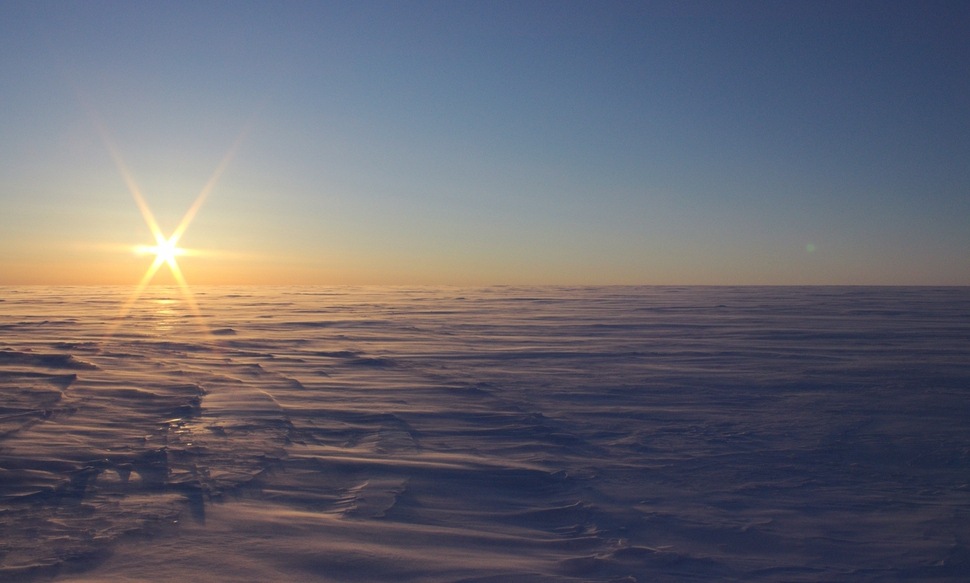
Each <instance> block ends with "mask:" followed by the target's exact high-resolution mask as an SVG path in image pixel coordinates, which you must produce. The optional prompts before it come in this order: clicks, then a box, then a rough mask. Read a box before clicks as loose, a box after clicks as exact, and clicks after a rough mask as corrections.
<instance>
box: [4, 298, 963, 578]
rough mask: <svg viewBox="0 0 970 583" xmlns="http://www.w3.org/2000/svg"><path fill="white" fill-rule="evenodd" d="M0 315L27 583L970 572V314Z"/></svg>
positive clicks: (643, 301) (573, 305)
mask: <svg viewBox="0 0 970 583" xmlns="http://www.w3.org/2000/svg"><path fill="white" fill-rule="evenodd" d="M0 291H2V292H3V293H0V295H2V296H3V297H2V299H3V300H5V301H4V302H3V306H4V307H3V311H2V312H0V397H2V399H0V580H2V581H31V582H33V581H47V580H54V581H59V582H60V581H72V582H75V583H80V582H92V581H105V580H131V581H187V580H199V581H202V580H204V581H216V582H229V581H232V582H239V581H242V582H256V581H326V582H329V581H371V582H378V581H422V582H452V581H466V582H470V581H478V582H484V581H503V582H505V581H512V582H525V581H528V582H533V581H540V582H551V581H556V582H560V581H565V582H570V581H572V582H580V581H582V582H602V583H605V582H619V581H624V582H632V581H640V582H642V581H725V580H726V581H779V582H781V581H785V582H787V581H820V580H821V581H849V582H853V581H937V582H956V581H965V580H966V574H967V573H968V572H970V543H968V541H970V485H968V484H970V475H968V473H967V468H968V467H970V448H968V447H967V444H968V443H970V417H968V409H967V407H966V402H967V400H966V398H967V387H970V344H968V343H967V341H966V339H967V338H968V337H970V317H968V314H970V290H967V289H965V288H824V287H822V288H663V287H658V288H654V287H642V288H638V287H629V288H627V287H609V288H561V287H560V288H554V287H544V288H543V287H538V288H536V287H533V288H485V289H461V290H456V289H448V288H441V289H435V288H413V289H412V288H380V289H378V288H235V289H199V290H196V291H197V293H196V298H197V300H198V304H199V305H198V307H199V312H198V314H201V315H197V314H196V313H195V312H194V311H193V310H190V309H189V308H188V307H186V306H182V305H180V304H179V297H180V295H179V293H178V290H165V289H158V290H156V289H154V288H150V289H149V291H148V292H147V293H146V294H145V296H144V297H143V298H142V299H141V300H140V301H139V303H138V304H136V305H135V306H134V308H133V310H132V311H131V313H130V314H129V315H128V316H126V319H125V321H124V322H123V323H122V325H121V326H117V327H116V328H115V329H116V332H115V334H114V335H112V336H111V338H110V339H108V340H105V336H106V335H105V332H106V329H105V328H106V326H105V325H104V324H102V322H111V323H112V324H116V322H114V321H113V320H112V318H114V317H115V315H116V310H117V307H118V306H119V305H121V304H122V303H123V301H124V300H125V298H126V296H125V294H124V293H123V291H124V290H101V289H83V288H73V289H56V288H50V289H48V288H31V289H30V290H23V289H14V288H7V289H0ZM200 324H204V326H202V325H200Z"/></svg>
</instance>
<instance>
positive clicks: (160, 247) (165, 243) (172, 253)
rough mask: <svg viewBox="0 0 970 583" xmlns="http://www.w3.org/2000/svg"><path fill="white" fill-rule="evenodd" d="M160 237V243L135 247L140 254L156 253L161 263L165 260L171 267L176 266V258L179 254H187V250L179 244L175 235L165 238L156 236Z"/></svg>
mask: <svg viewBox="0 0 970 583" xmlns="http://www.w3.org/2000/svg"><path fill="white" fill-rule="evenodd" d="M156 238H157V239H158V244H157V245H155V246H152V247H149V246H148V245H139V246H137V247H136V248H135V251H136V252H137V253H138V254H139V255H154V256H155V258H156V260H157V261H158V262H159V263H161V262H165V263H167V264H168V265H169V266H170V267H175V266H176V263H175V258H176V257H178V256H179V255H185V253H186V250H185V249H182V248H181V247H179V246H177V243H178V241H176V239H175V237H171V238H169V239H165V238H164V237H156Z"/></svg>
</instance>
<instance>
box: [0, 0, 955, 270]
mask: <svg viewBox="0 0 970 583" xmlns="http://www.w3.org/2000/svg"><path fill="white" fill-rule="evenodd" d="M968 31H970V3H967V2H928V1H920V2H907V3H898V2H882V1H880V2H851V1H847V0H846V1H843V0H840V1H837V2H727V1H717V2H578V3H574V2H565V1H559V0H557V1H551V2H527V1H524V0H513V1H508V2H418V3H408V2H400V1H394V2H376V3H374V2H357V1H355V2H339V3H326V2H250V3H246V2H195V1H193V2H184V3H182V2H127V1H126V2H36V1H28V2H21V1H9V0H8V1H5V2H3V3H2V4H0V75H2V79H3V81H2V83H0V284H24V283H66V284H74V283H95V284H98V283H114V284H129V283H130V284H135V283H137V282H138V280H139V278H140V277H141V276H142V274H143V273H144V272H145V270H146V269H147V267H148V265H149V264H151V261H152V258H151V257H146V256H137V255H134V254H133V253H132V252H131V247H132V246H134V245H138V244H142V245H145V244H148V245H150V244H153V240H152V235H151V232H150V230H149V229H148V227H147V226H146V223H145V221H144V220H143V218H142V215H141V213H140V211H139V208H138V205H137V204H136V202H135V200H134V198H133V196H132V193H131V192H130V190H129V186H128V185H127V184H126V181H125V179H124V178H123V176H122V172H121V171H120V168H119V164H117V163H116V161H115V160H114V159H113V157H112V154H111V148H115V149H116V151H117V153H118V155H119V156H118V157H119V159H120V160H121V161H122V164H123V165H124V167H126V168H127V169H128V172H129V173H130V176H131V178H132V179H133V181H134V183H135V184H136V185H137V187H138V188H139V189H140V191H141V193H142V194H143V196H144V198H145V200H146V202H147V203H148V206H150V207H151V209H152V211H153V212H154V215H155V217H156V218H157V220H158V223H159V225H160V226H161V228H162V230H163V231H164V232H165V233H166V234H169V233H171V232H172V231H173V230H174V229H175V227H176V225H177V224H178V223H179V221H180V220H181V218H182V216H183V214H184V213H185V212H186V210H187V209H188V208H189V207H190V206H191V205H192V203H193V201H194V200H195V199H196V197H197V195H198V194H199V193H200V191H201V190H202V189H203V187H204V186H205V184H206V183H207V181H209V179H210V177H211V176H212V174H213V172H214V171H215V170H216V168H217V167H218V166H219V165H220V162H221V161H222V160H223V159H224V158H225V157H226V156H227V154H229V153H230V150H231V148H232V147H233V145H234V144H236V145H237V148H236V149H235V150H234V154H232V155H231V159H229V161H228V165H226V167H225V170H224V172H223V173H222V174H221V176H220V177H219V179H218V181H217V182H216V184H215V186H214V188H213V189H212V190H211V193H210V194H209V195H208V197H207V198H206V199H205V201H204V204H203V205H202V206H201V208H200V209H199V212H198V214H197V215H196V216H195V218H194V220H193V221H192V222H191V224H190V225H189V227H188V229H187V230H186V233H185V235H184V237H183V238H182V239H181V241H180V245H182V246H184V247H187V248H192V249H200V250H209V251H218V252H219V253H210V254H208V255H199V256H191V257H190V256H186V257H181V258H180V259H179V263H180V264H181V266H182V270H183V272H184V273H185V276H186V278H187V279H188V281H189V282H190V283H196V284H203V283H281V284H286V283H316V284H341V283H393V284H459V285H464V284H533V283H550V284H958V285H970V32H968ZM164 272H165V270H164V269H163V270H162V271H160V272H159V278H158V281H159V282H163V283H164V282H166V275H165V273H164Z"/></svg>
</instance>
